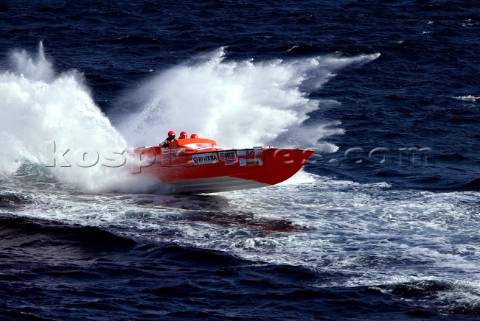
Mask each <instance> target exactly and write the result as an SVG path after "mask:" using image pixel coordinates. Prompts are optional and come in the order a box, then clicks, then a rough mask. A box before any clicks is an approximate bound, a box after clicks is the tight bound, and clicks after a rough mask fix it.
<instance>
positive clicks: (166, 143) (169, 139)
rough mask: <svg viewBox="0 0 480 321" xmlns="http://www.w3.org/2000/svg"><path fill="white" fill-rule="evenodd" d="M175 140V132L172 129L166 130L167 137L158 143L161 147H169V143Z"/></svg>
mask: <svg viewBox="0 0 480 321" xmlns="http://www.w3.org/2000/svg"><path fill="white" fill-rule="evenodd" d="M174 140H175V132H174V131H173V130H171V131H169V132H168V137H167V138H166V139H165V140H164V141H163V142H162V143H161V144H160V146H161V147H164V148H166V147H169V146H170V143H171V142H173V141H174Z"/></svg>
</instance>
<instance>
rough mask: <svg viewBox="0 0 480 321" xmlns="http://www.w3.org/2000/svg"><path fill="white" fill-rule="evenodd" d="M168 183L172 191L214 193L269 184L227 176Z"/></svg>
mask: <svg viewBox="0 0 480 321" xmlns="http://www.w3.org/2000/svg"><path fill="white" fill-rule="evenodd" d="M169 185H170V186H171V188H172V191H171V192H172V193H216V192H227V191H234V190H241V189H249V188H258V187H263V186H269V184H265V183H260V182H257V181H252V180H247V179H242V178H236V177H229V176H222V177H213V178H202V179H192V180H188V181H180V182H174V183H169Z"/></svg>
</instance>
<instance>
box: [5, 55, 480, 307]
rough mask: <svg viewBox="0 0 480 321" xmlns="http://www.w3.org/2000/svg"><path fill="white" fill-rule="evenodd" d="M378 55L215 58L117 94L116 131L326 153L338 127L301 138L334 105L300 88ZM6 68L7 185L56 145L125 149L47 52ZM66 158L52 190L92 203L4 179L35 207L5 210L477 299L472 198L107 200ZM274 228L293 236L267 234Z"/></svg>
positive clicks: (360, 188) (320, 127) (376, 188)
mask: <svg viewBox="0 0 480 321" xmlns="http://www.w3.org/2000/svg"><path fill="white" fill-rule="evenodd" d="M374 58H375V56H365V57H358V58H351V59H338V58H327V57H317V58H312V59H304V60H297V61H289V62H287V61H268V62H260V63H255V62H252V61H243V62H238V61H237V62H235V61H226V60H225V59H224V56H223V53H222V52H220V51H219V52H216V53H214V54H213V55H212V56H211V57H210V58H209V59H205V58H204V59H200V60H196V61H194V62H191V63H187V64H185V65H181V66H176V67H173V68H171V69H170V70H167V71H165V72H163V73H160V74H158V75H156V76H154V77H153V78H152V79H150V80H148V81H146V82H145V83H144V84H142V85H141V86H140V87H139V89H137V90H135V91H132V92H131V93H130V94H128V95H127V96H126V97H124V99H125V100H126V101H128V100H129V101H139V102H141V104H139V106H140V107H141V108H140V109H139V110H136V112H135V113H133V115H132V114H130V115H129V116H128V117H131V118H125V119H124V120H123V122H122V132H123V133H124V135H125V137H126V138H128V140H129V141H131V142H138V143H140V142H141V139H139V138H140V137H144V138H145V142H144V143H145V144H151V142H152V141H153V142H157V141H158V140H160V139H163V135H164V134H163V132H165V131H166V130H168V129H170V128H174V129H175V130H177V131H180V130H182V129H188V130H189V131H195V132H197V133H199V134H202V135H203V136H212V137H215V138H217V140H218V141H219V142H221V143H222V144H224V145H237V144H239V145H247V146H251V145H255V144H259V143H262V144H263V143H269V142H275V141H276V142H281V141H282V140H284V141H285V143H286V144H289V143H295V144H299V145H310V144H313V145H317V146H318V142H317V140H319V139H320V140H321V142H320V145H322V144H324V142H323V141H322V139H324V138H325V137H327V136H328V135H329V134H331V133H335V132H337V131H340V129H338V128H337V129H335V128H334V129H333V132H329V130H328V129H327V125H329V124H315V125H312V126H311V127H306V126H305V125H303V124H302V121H303V120H304V119H306V118H307V117H308V112H309V111H311V110H314V109H315V108H324V107H326V105H332V104H333V105H335V108H341V106H338V103H336V102H331V101H319V100H315V99H312V98H308V97H307V93H308V91H307V90H308V88H318V86H321V84H322V83H323V82H325V81H327V80H328V79H329V78H330V77H332V75H333V72H335V71H336V70H338V69H339V68H342V67H345V66H347V65H349V64H352V63H362V62H367V61H370V60H371V59H374ZM12 59H13V68H12V69H11V70H4V71H1V72H0V97H4V98H3V99H4V101H3V102H2V106H1V109H0V110H1V117H0V126H1V127H0V128H1V130H0V138H2V141H3V142H8V143H7V144H4V145H3V149H2V154H0V158H1V159H0V170H1V172H2V174H6V175H8V174H11V173H14V172H15V170H16V169H17V168H18V165H19V164H20V163H21V162H23V161H25V160H28V161H30V162H33V163H38V164H49V163H51V161H52V154H51V150H50V153H48V152H49V150H48V148H49V147H51V145H50V142H52V141H55V142H57V147H58V149H60V150H64V149H65V148H71V149H77V148H80V149H81V148H95V149H97V150H99V151H102V150H104V149H105V148H111V147H116V148H124V147H125V146H126V145H127V143H126V141H125V139H124V138H123V137H122V136H121V135H120V134H118V132H117V131H116V130H115V129H114V128H113V127H112V126H111V124H110V122H109V120H108V118H107V117H105V115H103V114H102V112H101V111H100V110H99V108H98V107H97V106H96V105H95V103H94V102H93V100H92V98H91V95H90V93H89V91H88V89H87V88H86V87H85V86H84V84H83V81H82V76H81V74H80V73H78V72H75V71H69V72H66V73H60V74H58V73H55V72H54V70H53V68H52V65H51V64H50V63H49V62H48V60H47V59H46V58H45V55H44V54H43V50H42V48H40V51H39V54H38V55H36V56H32V55H29V54H28V53H25V52H19V53H18V52H17V53H14V54H13V57H12ZM185 106H194V107H192V109H186V107H185ZM222 106H223V108H222ZM163 116H165V118H162V117H163ZM167 116H168V117H167ZM173 116H175V117H173ZM212 119H213V120H215V121H213V120H212ZM257 120H258V121H257ZM250 122H251V124H252V126H250ZM207 125H208V126H207ZM210 125H211V126H210ZM328 128H331V127H328ZM285 133H288V135H285ZM160 136H161V137H160ZM287 138H288V139H290V141H288V139H287ZM311 138H313V141H311V140H310V139H311ZM45 143H46V144H45ZM67 146H68V147H67ZM323 146H326V147H325V148H326V150H327V151H328V150H329V149H332V148H334V146H328V145H323ZM57 156H59V155H57ZM62 161H63V159H62V158H61V157H58V165H59V167H58V168H57V167H55V168H50V170H52V171H53V173H54V174H55V175H56V177H57V179H58V180H60V181H62V182H67V183H71V184H74V185H78V186H80V187H81V188H82V190H84V191H85V190H87V191H93V192H90V194H88V193H78V192H75V191H62V190H60V189H58V188H56V187H55V186H53V187H46V188H45V187H44V188H45V189H44V190H43V189H41V188H37V186H36V185H32V186H30V185H28V182H26V183H25V182H23V181H22V182H19V181H15V180H14V181H10V182H5V181H2V184H3V185H2V187H3V191H2V192H3V193H8V192H11V193H13V194H15V195H21V196H22V197H25V198H26V199H28V200H31V203H26V204H25V206H24V207H20V208H18V209H10V208H5V209H2V208H0V212H2V213H4V212H7V213H15V215H22V216H31V217H35V218H43V219H50V220H55V221H60V222H65V223H77V224H83V225H90V226H99V227H101V228H104V229H107V230H112V231H113V232H115V233H119V234H125V235H126V236H127V237H132V238H135V239H140V240H144V241H146V242H156V241H158V242H162V243H163V242H175V243H178V244H183V245H187V246H195V247H200V248H207V249H213V250H221V251H227V252H228V253H231V254H232V255H236V256H239V257H241V258H245V259H250V260H252V262H270V263H275V264H292V265H298V266H305V267H307V268H310V269H313V270H317V271H320V272H324V275H332V278H331V280H330V279H329V280H324V282H322V284H321V286H364V285H368V286H375V285H379V284H397V283H400V282H406V281H416V280H431V279H434V280H444V281H446V282H448V283H449V284H452V285H454V286H453V290H452V291H447V292H445V293H444V296H445V300H446V301H449V300H450V301H458V302H462V301H465V302H468V303H469V304H478V302H479V293H480V278H479V277H478V276H479V275H480V268H479V267H480V260H479V255H478V254H479V253H480V247H479V246H478V237H477V234H478V230H479V229H480V220H479V219H478V215H477V214H478V212H479V210H480V208H479V204H478V195H477V193H475V192H465V193H460V192H457V193H430V192H422V191H408V190H407V191H401V190H400V191H395V190H391V189H390V187H389V186H388V185H386V184H367V185H362V184H356V183H352V182H348V181H339V180H330V179H324V178H321V177H318V176H315V175H308V174H305V173H302V174H301V175H299V176H295V177H294V178H293V179H292V180H290V181H287V182H285V183H284V184H282V185H279V186H273V187H268V188H263V189H258V190H250V191H239V192H232V193H226V194H222V195H210V196H202V197H176V196H161V195H153V194H145V195H143V194H135V195H132V194H125V193H119V194H107V193H97V192H95V191H96V190H98V189H103V190H105V189H106V190H109V188H108V187H109V185H110V184H112V181H113V182H116V183H118V181H116V180H115V179H114V178H115V177H112V175H111V172H110V171H105V170H104V169H103V170H100V169H98V168H97V167H92V168H87V169H85V168H81V167H79V166H72V167H68V168H67V167H65V168H62V167H61V166H60V165H61V164H62ZM71 162H72V163H73V162H75V159H74V158H72V159H71ZM77 162H78V160H77ZM101 169H102V168H101ZM118 188H119V186H118V184H116V187H115V189H118ZM278 220H283V221H285V222H287V223H290V224H292V226H293V227H294V229H292V230H290V231H278V230H275V228H274V226H273V228H272V225H275V224H276V223H275V222H277V221H278ZM252 264H253V263H252ZM452 297H453V299H452ZM439 299H440V300H442V298H439Z"/></svg>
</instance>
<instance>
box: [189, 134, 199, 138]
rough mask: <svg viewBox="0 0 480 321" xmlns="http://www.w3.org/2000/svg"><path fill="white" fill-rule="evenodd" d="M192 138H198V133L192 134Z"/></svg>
mask: <svg viewBox="0 0 480 321" xmlns="http://www.w3.org/2000/svg"><path fill="white" fill-rule="evenodd" d="M190 138H198V135H197V134H192V135H191V136H190Z"/></svg>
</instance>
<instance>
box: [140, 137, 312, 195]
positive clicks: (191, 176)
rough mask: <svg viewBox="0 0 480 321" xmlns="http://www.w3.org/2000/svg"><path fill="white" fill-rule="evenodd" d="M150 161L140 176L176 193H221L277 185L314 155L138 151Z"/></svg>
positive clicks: (211, 149) (300, 151)
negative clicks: (153, 179) (156, 179)
mask: <svg viewBox="0 0 480 321" xmlns="http://www.w3.org/2000/svg"><path fill="white" fill-rule="evenodd" d="M135 152H136V153H137V154H142V156H143V157H144V159H147V160H149V161H148V162H147V163H148V166H145V167H142V168H141V171H140V173H141V174H144V175H149V176H153V177H156V178H158V179H159V180H160V181H161V182H163V183H168V184H170V185H171V186H173V187H174V192H192V193H193V192H219V191H229V190H236V189H246V188H256V187H261V186H268V185H274V184H278V183H280V182H283V181H285V180H287V179H288V178H290V177H292V176H293V175H294V174H295V173H297V172H298V171H299V170H300V169H301V168H302V167H303V165H304V164H305V162H306V161H307V160H308V159H309V158H310V157H311V156H312V155H313V150H311V149H276V148H253V149H240V150H238V149H231V150H223V149H219V148H215V147H214V146H211V147H206V148H202V149H201V150H200V151H199V150H192V149H189V148H183V146H179V147H178V148H174V149H164V148H159V147H149V148H142V149H137V150H136V151H135Z"/></svg>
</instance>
